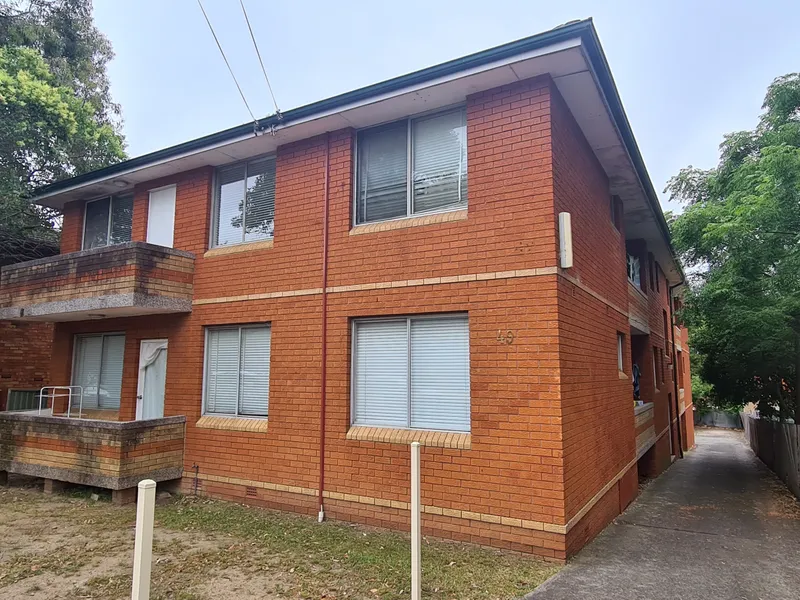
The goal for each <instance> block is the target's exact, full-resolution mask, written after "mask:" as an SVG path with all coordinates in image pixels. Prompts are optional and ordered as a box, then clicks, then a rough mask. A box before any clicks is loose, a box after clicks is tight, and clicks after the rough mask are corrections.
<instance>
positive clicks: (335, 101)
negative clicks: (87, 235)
mask: <svg viewBox="0 0 800 600" xmlns="http://www.w3.org/2000/svg"><path fill="white" fill-rule="evenodd" d="M593 29H594V26H593V24H592V20H591V18H589V19H584V20H581V21H575V22H570V23H567V24H565V25H560V26H558V27H556V28H554V29H550V30H548V31H544V32H542V33H538V34H536V35H533V36H530V37H527V38H522V39H520V40H516V41H513V42H509V43H507V44H502V45H500V46H495V47H493V48H489V49H488V50H481V51H480V52H475V53H473V54H468V55H467V56H463V57H460V58H456V59H453V60H449V61H447V62H444V63H440V64H438V65H434V66H431V67H426V68H424V69H420V70H418V71H412V72H411V73H407V74H405V75H400V76H398V77H393V78H392V79H387V80H385V81H382V82H379V83H374V84H371V85H368V86H366V87H362V88H358V89H356V90H352V91H349V92H345V93H343V94H338V95H336V96H332V97H330V98H326V99H324V100H319V101H317V102H312V103H311V104H305V105H303V106H299V107H297V108H293V109H291V110H287V111H286V112H283V113H276V114H272V115H269V116H267V117H264V118H262V119H258V120H256V121H255V122H250V123H244V124H242V125H237V126H235V127H231V128H229V129H225V130H223V131H218V132H216V133H212V134H209V135H206V136H203V137H199V138H196V139H193V140H190V141H188V142H182V143H180V144H176V145H174V146H169V147H167V148H163V149H161V150H156V151H155V152H150V153H148V154H143V155H141V156H137V157H134V158H131V159H128V160H125V161H122V162H118V163H114V164H113V165H109V166H107V167H103V168H101V169H96V170H94V171H90V172H88V173H83V174H81V175H76V176H74V177H70V178H69V179H62V180H61V181H56V182H54V183H51V184H48V185H44V186H41V187H39V188H37V189H36V190H34V193H33V194H32V197H31V201H33V202H36V201H37V200H39V199H43V198H44V197H45V196H51V195H53V194H55V193H58V192H61V191H65V190H66V189H68V188H71V187H74V186H76V185H81V184H85V183H91V182H94V181H96V180H98V181H99V180H101V179H106V178H108V177H113V176H114V175H117V174H121V173H124V172H127V171H130V170H131V169H136V168H140V167H145V166H148V165H149V164H151V163H155V162H160V161H163V160H168V159H170V158H172V157H177V156H180V155H183V154H187V153H191V152H194V151H200V150H203V149H205V148H207V147H212V146H216V145H219V144H223V143H225V142H227V141H230V140H234V139H236V138H240V137H243V136H247V135H248V134H254V135H255V134H257V133H258V132H261V131H266V130H268V129H270V128H271V127H277V126H279V125H287V124H290V123H292V122H293V121H299V120H301V119H307V118H309V117H312V116H314V115H316V114H321V113H324V112H328V111H331V110H336V109H337V108H341V107H343V106H346V105H348V104H352V103H354V102H359V101H363V100H366V99H369V98H371V97H373V96H378V95H380V94H385V93H391V92H394V91H397V90H401V89H403V88H406V87H411V86H413V85H417V84H420V83H425V82H427V81H430V80H432V79H436V78H438V77H444V76H447V75H452V74H454V73H458V72H459V71H464V70H467V69H470V68H473V67H478V66H482V65H484V64H487V63H491V62H494V61H497V60H502V59H503V58H507V57H510V56H514V55H516V54H521V53H524V52H529V51H531V50H536V49H538V48H541V47H544V46H547V45H550V44H554V43H556V42H559V41H562V40H564V39H568V38H574V37H576V36H577V37H582V36H583V34H584V33H586V32H587V31H592V30H593Z"/></svg>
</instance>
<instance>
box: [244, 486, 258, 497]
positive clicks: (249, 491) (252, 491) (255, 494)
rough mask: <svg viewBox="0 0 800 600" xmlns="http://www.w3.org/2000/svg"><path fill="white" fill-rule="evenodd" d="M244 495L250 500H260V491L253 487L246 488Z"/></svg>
mask: <svg viewBox="0 0 800 600" xmlns="http://www.w3.org/2000/svg"><path fill="white" fill-rule="evenodd" d="M244 495H245V496H246V497H248V498H258V490H257V489H256V488H254V487H253V486H252V485H248V486H245V488H244Z"/></svg>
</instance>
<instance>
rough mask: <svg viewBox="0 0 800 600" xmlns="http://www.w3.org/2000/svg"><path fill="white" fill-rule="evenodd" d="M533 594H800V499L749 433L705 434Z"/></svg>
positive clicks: (569, 598)
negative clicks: (759, 453) (760, 455)
mask: <svg viewBox="0 0 800 600" xmlns="http://www.w3.org/2000/svg"><path fill="white" fill-rule="evenodd" d="M526 598H527V599H530V600H582V599H591V600H594V599H605V598H609V599H614V600H628V599H630V600H655V599H661V598H664V599H665V600H695V599H697V600H718V599H724V600H727V599H731V600H734V599H735V600H751V599H752V600H783V599H787V600H788V599H792V600H797V599H799V598H800V502H797V501H796V500H795V498H794V496H791V495H790V494H789V493H788V491H787V490H786V488H785V487H784V485H783V484H782V483H781V482H780V481H779V480H778V479H777V478H776V477H775V476H774V475H773V474H772V473H771V472H770V471H769V470H768V469H767V468H766V467H765V466H764V465H763V464H762V463H761V461H759V460H758V459H757V458H756V457H755V456H754V455H753V453H752V452H751V451H750V449H749V448H748V447H747V446H746V444H745V441H744V438H743V436H742V434H741V433H740V432H733V431H724V430H717V429H704V430H698V431H697V449H696V450H693V451H691V452H689V453H687V455H686V458H685V459H684V460H680V461H676V462H675V464H673V465H672V467H671V468H670V469H669V470H668V471H667V472H666V473H664V474H663V475H662V476H661V477H659V478H658V479H656V480H655V481H654V482H652V483H651V484H650V485H649V486H648V487H647V488H646V489H645V491H644V492H643V493H642V495H641V496H640V497H639V498H638V499H637V500H636V502H634V503H633V504H632V505H631V506H630V507H629V508H628V510H627V511H625V513H623V514H622V515H620V516H619V517H618V518H617V519H616V520H615V521H614V523H613V524H611V525H609V526H608V528H607V529H606V530H605V531H604V532H603V533H601V534H600V535H599V536H598V537H597V538H596V539H595V540H594V541H593V542H592V543H591V544H589V545H588V546H587V547H586V548H584V549H583V551H581V552H580V554H578V556H577V557H576V558H575V559H574V560H573V561H572V562H570V564H569V565H568V566H567V567H566V568H564V569H563V570H562V571H561V572H560V573H559V574H558V575H556V576H555V577H554V578H553V579H551V580H549V581H548V582H547V583H545V584H544V585H542V586H541V587H539V588H538V589H537V590H536V591H535V592H533V593H531V594H529V595H528V596H526Z"/></svg>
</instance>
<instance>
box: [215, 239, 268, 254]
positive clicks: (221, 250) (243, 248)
mask: <svg viewBox="0 0 800 600" xmlns="http://www.w3.org/2000/svg"><path fill="white" fill-rule="evenodd" d="M273 242H274V240H261V241H260V242H246V243H244V244H234V245H232V246H217V247H216V248H211V250H208V251H206V253H205V254H203V258H213V257H214V256H225V255H226V254H236V253H238V252H250V251H251V250H266V249H268V248H272V245H273Z"/></svg>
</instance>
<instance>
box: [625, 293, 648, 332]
mask: <svg viewBox="0 0 800 600" xmlns="http://www.w3.org/2000/svg"><path fill="white" fill-rule="evenodd" d="M649 321H650V306H649V304H648V301H647V294H645V293H644V292H643V291H642V290H640V289H639V288H638V287H637V286H635V285H633V284H632V283H631V282H630V281H628V322H629V323H630V326H631V328H632V329H633V331H632V333H634V334H637V335H648V334H649V333H650V325H649Z"/></svg>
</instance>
